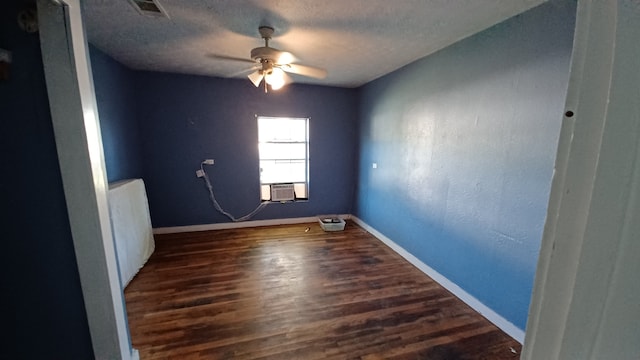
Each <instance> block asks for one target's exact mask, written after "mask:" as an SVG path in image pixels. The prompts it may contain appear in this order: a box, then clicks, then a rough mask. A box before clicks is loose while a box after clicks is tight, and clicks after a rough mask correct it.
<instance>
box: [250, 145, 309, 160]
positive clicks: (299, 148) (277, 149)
mask: <svg viewBox="0 0 640 360" xmlns="http://www.w3.org/2000/svg"><path fill="white" fill-rule="evenodd" d="M258 147H259V150H260V159H298V160H304V159H306V158H307V144H306V143H293V144H291V143H262V144H258Z"/></svg>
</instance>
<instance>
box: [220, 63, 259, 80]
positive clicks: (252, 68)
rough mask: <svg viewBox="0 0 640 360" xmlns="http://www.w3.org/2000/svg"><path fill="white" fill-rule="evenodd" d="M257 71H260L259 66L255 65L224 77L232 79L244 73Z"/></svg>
mask: <svg viewBox="0 0 640 360" xmlns="http://www.w3.org/2000/svg"><path fill="white" fill-rule="evenodd" d="M258 69H260V64H255V65H253V66H252V67H250V68H246V69H242V70H240V71H236V72H234V73H232V74H229V75H226V77H228V78H234V77H236V76H239V75H244V74H245V73H247V72H249V71H255V70H258Z"/></svg>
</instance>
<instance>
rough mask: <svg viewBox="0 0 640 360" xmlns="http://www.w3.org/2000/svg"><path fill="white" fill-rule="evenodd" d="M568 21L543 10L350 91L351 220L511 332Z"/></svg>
mask: <svg viewBox="0 0 640 360" xmlns="http://www.w3.org/2000/svg"><path fill="white" fill-rule="evenodd" d="M574 19H575V2H573V1H568V2H552V3H547V4H545V5H542V6H540V7H538V8H535V9H533V10H531V11H529V12H526V13H524V14H522V15H519V16H517V17H515V18H512V19H510V20H508V21H506V22H504V23H501V24H499V25H497V26H494V27H493V28H491V29H489V30H487V31H484V32H482V33H480V34H478V35H475V36H473V37H471V38H468V39H466V40H463V41H461V42H459V43H457V44H455V45H453V46H451V47H448V48H446V49H444V50H442V51H440V52H438V53H436V54H434V55H432V56H429V57H427V58H424V59H421V60H419V61H417V62H415V63H413V64H410V65H408V66H406V67H404V68H402V69H400V70H398V71H396V72H394V73H392V74H389V75H387V76H385V77H383V78H381V79H378V80H376V81H374V82H372V83H369V84H367V85H366V86H364V87H363V88H362V89H361V91H360V97H361V98H360V106H359V111H360V122H361V124H360V140H359V143H360V150H359V155H360V160H359V173H358V181H357V183H358V191H357V200H356V210H355V213H356V215H357V216H358V217H359V218H361V219H362V220H364V221H365V222H366V223H368V224H370V225H371V226H373V227H374V228H376V229H377V230H379V231H380V232H382V233H383V234H385V235H386V236H387V237H389V238H390V239H392V240H393V241H395V242H396V243H398V244H399V245H401V246H402V247H403V248H405V249H406V250H408V251H409V252H411V253H412V254H413V255H415V256H416V257H418V258H419V259H420V260H421V261H423V262H424V263H426V264H427V265H429V266H430V267H432V268H434V269H435V270H436V271H438V272H439V273H441V274H442V275H444V276H445V277H447V278H448V279H449V280H451V281H452V282H454V283H456V284H457V285H459V286H460V287H461V288H463V289H464V290H465V291H467V292H468V293H470V294H471V295H473V296H474V297H476V298H477V299H479V300H480V301H481V302H483V303H484V304H485V305H487V306H489V307H490V308H492V309H493V310H494V311H496V312H497V313H499V314H500V315H502V316H503V317H505V318H506V319H507V320H509V321H510V322H512V323H513V324H515V325H516V326H518V327H520V328H521V329H524V328H525V325H526V319H527V311H528V306H529V301H530V296H531V289H532V286H533V280H534V273H535V269H536V263H537V257H538V251H539V246H540V241H541V237H542V230H543V225H544V221H545V216H546V209H547V203H548V195H549V190H550V186H551V177H552V174H553V165H554V159H555V153H556V148H557V141H558V136H559V131H560V123H561V119H562V113H563V104H564V100H565V95H566V88H567V85H568V74H569V60H570V54H571V47H572V36H573V29H574ZM374 162H376V163H377V164H378V168H377V169H373V168H372V163H374Z"/></svg>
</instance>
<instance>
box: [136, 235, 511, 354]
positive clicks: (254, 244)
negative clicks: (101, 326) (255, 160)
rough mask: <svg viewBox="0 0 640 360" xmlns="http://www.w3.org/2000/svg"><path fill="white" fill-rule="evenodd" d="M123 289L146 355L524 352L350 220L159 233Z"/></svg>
mask: <svg viewBox="0 0 640 360" xmlns="http://www.w3.org/2000/svg"><path fill="white" fill-rule="evenodd" d="M307 228H309V231H305V230H306V229H307ZM125 296H126V301H127V310H128V315H129V324H130V329H131V338H132V342H133V346H134V347H135V348H137V349H138V350H139V351H140V355H141V358H142V359H143V360H146V359H263V358H264V359H267V358H268V359H305V360H306V359H435V360H440V359H443V360H444V359H446V360H455V359H517V358H518V357H519V354H520V348H521V346H520V344H518V343H517V342H516V341H515V340H513V339H512V338H510V337H509V336H507V335H506V334H505V333H503V332H502V331H500V330H499V329H498V328H496V327H495V326H494V325H492V324H491V323H490V322H488V321H487V320H486V319H484V318H483V317H482V316H480V315H479V314H478V313H476V312H475V311H473V310H472V309H471V308H469V307H468V306H466V305H465V304H464V303H462V302H461V301H460V300H458V299H457V298H455V297H454V296H453V295H451V294H450V293H449V292H448V291H446V290H444V289H443V288H442V287H440V286H439V285H438V284H436V283H435V282H434V281H433V280H431V279H430V278H429V277H427V276H426V275H424V274H423V273H422V272H420V271H419V270H417V269H416V268H414V267H413V266H412V265H411V264H409V263H408V262H406V261H405V260H404V259H402V258H401V257H400V256H399V255H397V254H396V253H394V252H393V251H392V250H390V249H389V248H387V247H386V246H385V245H384V244H383V243H381V242H380V241H378V240H377V239H375V238H374V237H373V236H371V235H370V234H369V233H367V232H366V231H364V230H363V229H362V228H360V227H358V226H357V225H355V224H353V223H347V226H346V228H345V230H344V231H341V232H330V233H328V232H323V231H322V229H320V227H319V226H318V225H317V224H302V225H286V226H274V227H261V228H248V229H236V230H220V231H210V232H198V233H183V234H172V235H159V236H156V251H155V253H154V254H153V255H152V256H151V259H150V260H149V262H148V263H147V265H146V266H145V267H144V268H143V269H142V270H141V271H140V273H139V274H138V275H137V276H136V277H135V278H134V279H133V281H132V282H131V283H130V284H129V286H128V287H127V289H126V291H125Z"/></svg>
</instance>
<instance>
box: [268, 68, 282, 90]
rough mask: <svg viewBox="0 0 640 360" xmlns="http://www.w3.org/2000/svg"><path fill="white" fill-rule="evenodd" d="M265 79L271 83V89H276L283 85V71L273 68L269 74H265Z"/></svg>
mask: <svg viewBox="0 0 640 360" xmlns="http://www.w3.org/2000/svg"><path fill="white" fill-rule="evenodd" d="M265 81H266V82H267V84H269V85H271V89H272V90H278V89H280V88H282V86H284V83H285V81H284V71H282V69H280V68H274V69H273V70H272V71H271V73H270V74H267V75H265Z"/></svg>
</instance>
